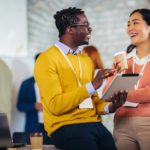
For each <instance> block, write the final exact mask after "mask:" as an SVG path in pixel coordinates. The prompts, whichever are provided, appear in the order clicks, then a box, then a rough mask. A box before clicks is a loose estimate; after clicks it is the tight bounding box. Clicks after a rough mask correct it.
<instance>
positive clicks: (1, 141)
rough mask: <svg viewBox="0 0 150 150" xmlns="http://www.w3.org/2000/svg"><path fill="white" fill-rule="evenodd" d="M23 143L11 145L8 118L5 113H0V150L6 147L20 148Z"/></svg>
mask: <svg viewBox="0 0 150 150" xmlns="http://www.w3.org/2000/svg"><path fill="white" fill-rule="evenodd" d="M21 146H25V143H13V141H12V139H11V134H10V130H9V124H8V118H7V115H6V113H0V150H1V149H5V148H8V147H21Z"/></svg>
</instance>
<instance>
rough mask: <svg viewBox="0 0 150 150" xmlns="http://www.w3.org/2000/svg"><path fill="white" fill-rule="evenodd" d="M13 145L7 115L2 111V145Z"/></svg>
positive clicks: (0, 135)
mask: <svg viewBox="0 0 150 150" xmlns="http://www.w3.org/2000/svg"><path fill="white" fill-rule="evenodd" d="M11 145H12V140H11V135H10V130H9V124H8V119H7V115H6V114H5V113H0V147H8V146H11Z"/></svg>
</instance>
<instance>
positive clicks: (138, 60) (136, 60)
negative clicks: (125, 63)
mask: <svg viewBox="0 0 150 150" xmlns="http://www.w3.org/2000/svg"><path fill="white" fill-rule="evenodd" d="M129 58H133V60H134V62H135V63H136V64H138V65H143V64H145V63H146V62H147V61H149V60H150V55H148V56H145V57H143V58H141V59H140V58H139V57H138V56H137V54H136V48H135V49H133V50H132V52H131V53H129V54H127V59H129Z"/></svg>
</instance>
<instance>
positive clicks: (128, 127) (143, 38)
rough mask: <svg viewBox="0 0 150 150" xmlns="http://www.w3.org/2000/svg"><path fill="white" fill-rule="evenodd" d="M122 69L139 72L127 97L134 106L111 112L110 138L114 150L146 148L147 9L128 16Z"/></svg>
mask: <svg viewBox="0 0 150 150" xmlns="http://www.w3.org/2000/svg"><path fill="white" fill-rule="evenodd" d="M127 33H128V35H129V37H130V40H131V45H130V46H129V47H128V49H127V58H128V69H127V70H126V73H142V74H143V76H142V77H141V79H140V80H139V81H138V83H137V85H136V88H135V89H134V90H132V91H130V92H129V93H128V96H127V101H129V102H132V103H137V106H136V107H129V106H122V107H120V108H119V109H118V110H117V111H116V114H115V120H114V139H115V142H116V145H117V148H118V150H127V149H129V150H150V79H149V76H150V72H149V70H150V10H149V9H137V10H134V11H133V12H132V13H131V14H130V17H129V21H128V28H127Z"/></svg>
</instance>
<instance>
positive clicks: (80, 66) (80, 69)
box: [55, 44, 82, 87]
mask: <svg viewBox="0 0 150 150" xmlns="http://www.w3.org/2000/svg"><path fill="white" fill-rule="evenodd" d="M55 46H56V47H57V48H58V50H59V51H60V52H61V54H62V55H63V56H64V58H65V59H66V61H67V62H68V64H69V66H70V68H71V69H72V71H73V73H74V75H75V77H76V80H77V83H78V86H79V87H81V86H82V84H81V79H82V65H81V61H80V58H79V56H78V55H77V58H78V63H79V71H80V80H79V79H78V77H77V74H76V71H75V69H74V67H73V65H72V63H71V62H70V60H69V59H68V57H67V56H66V55H65V53H64V52H63V51H62V50H61V48H60V47H58V46H57V45H56V44H55Z"/></svg>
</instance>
